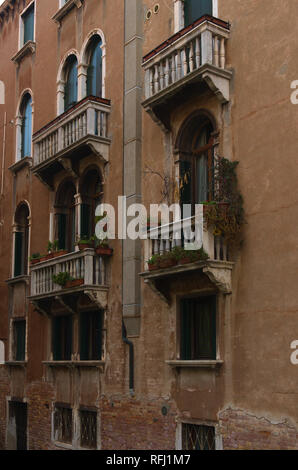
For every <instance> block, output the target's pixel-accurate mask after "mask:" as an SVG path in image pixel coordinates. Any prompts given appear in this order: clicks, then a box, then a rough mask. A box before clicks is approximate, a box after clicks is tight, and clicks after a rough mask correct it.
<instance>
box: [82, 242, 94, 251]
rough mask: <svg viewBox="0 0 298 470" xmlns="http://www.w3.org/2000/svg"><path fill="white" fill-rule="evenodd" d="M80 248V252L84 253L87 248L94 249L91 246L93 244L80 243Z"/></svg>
mask: <svg viewBox="0 0 298 470" xmlns="http://www.w3.org/2000/svg"><path fill="white" fill-rule="evenodd" d="M78 247H79V250H80V251H83V250H85V249H86V248H93V246H92V245H91V243H79V244H78Z"/></svg>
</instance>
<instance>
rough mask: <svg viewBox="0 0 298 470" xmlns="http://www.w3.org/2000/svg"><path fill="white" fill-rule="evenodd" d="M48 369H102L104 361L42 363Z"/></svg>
mask: <svg viewBox="0 0 298 470" xmlns="http://www.w3.org/2000/svg"><path fill="white" fill-rule="evenodd" d="M43 364H44V365H46V366H48V367H95V368H103V367H104V365H105V361H43Z"/></svg>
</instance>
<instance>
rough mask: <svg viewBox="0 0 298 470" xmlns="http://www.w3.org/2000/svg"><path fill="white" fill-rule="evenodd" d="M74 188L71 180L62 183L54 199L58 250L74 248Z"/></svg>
mask: <svg viewBox="0 0 298 470" xmlns="http://www.w3.org/2000/svg"><path fill="white" fill-rule="evenodd" d="M75 194H76V188H75V186H74V184H73V183H72V182H71V181H67V182H65V183H63V184H62V185H61V186H60V188H59V189H58V194H57V200H56V234H55V239H57V240H58V242H59V249H60V250H67V251H69V252H72V251H74V250H75V236H76V206H75Z"/></svg>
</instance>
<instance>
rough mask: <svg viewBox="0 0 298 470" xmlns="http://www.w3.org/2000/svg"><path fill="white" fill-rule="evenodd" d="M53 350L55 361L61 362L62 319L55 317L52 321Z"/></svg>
mask: <svg viewBox="0 0 298 470" xmlns="http://www.w3.org/2000/svg"><path fill="white" fill-rule="evenodd" d="M52 349H53V360H54V361H60V360H61V317H54V318H53V321H52Z"/></svg>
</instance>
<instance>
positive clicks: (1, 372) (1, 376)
mask: <svg viewBox="0 0 298 470" xmlns="http://www.w3.org/2000/svg"><path fill="white" fill-rule="evenodd" d="M7 396H9V378H8V375H7V373H6V371H5V368H4V367H0V449H5V438H6V412H7V410H6V397H7Z"/></svg>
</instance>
